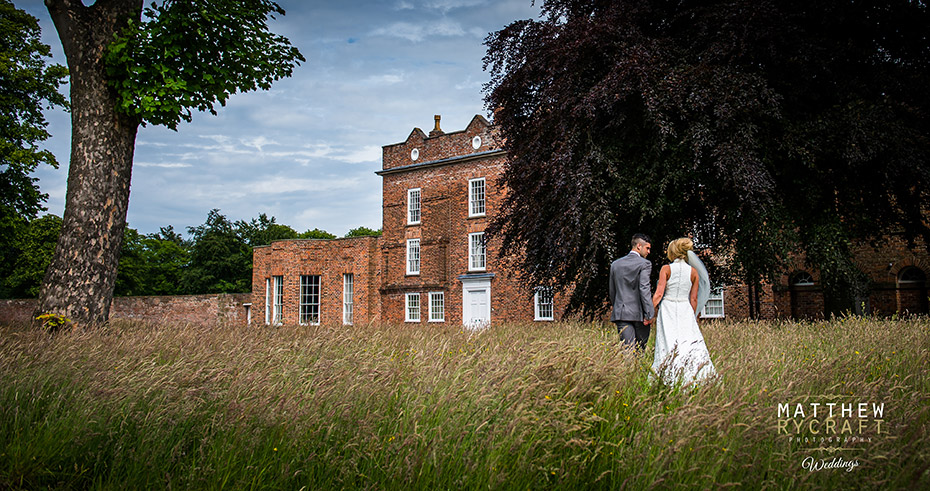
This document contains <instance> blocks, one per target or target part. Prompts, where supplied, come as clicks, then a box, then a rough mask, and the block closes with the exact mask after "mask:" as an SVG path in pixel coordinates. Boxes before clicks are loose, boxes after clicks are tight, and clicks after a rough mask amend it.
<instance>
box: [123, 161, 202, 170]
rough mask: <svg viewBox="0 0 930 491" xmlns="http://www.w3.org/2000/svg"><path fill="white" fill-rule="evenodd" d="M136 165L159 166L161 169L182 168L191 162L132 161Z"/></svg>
mask: <svg viewBox="0 0 930 491" xmlns="http://www.w3.org/2000/svg"><path fill="white" fill-rule="evenodd" d="M133 165H134V166H137V167H161V168H163V169H183V168H185V167H191V164H182V163H179V162H133Z"/></svg>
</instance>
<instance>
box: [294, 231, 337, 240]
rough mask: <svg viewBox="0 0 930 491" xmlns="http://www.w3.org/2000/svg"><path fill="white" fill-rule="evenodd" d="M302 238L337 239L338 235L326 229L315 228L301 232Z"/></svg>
mask: <svg viewBox="0 0 930 491" xmlns="http://www.w3.org/2000/svg"><path fill="white" fill-rule="evenodd" d="M299 238H301V239H335V238H336V236H335V235H333V234H331V233H329V232H327V231H325V230H320V229H318V228H315V229H313V230H307V231H306V232H303V233H301V234H300V237H299Z"/></svg>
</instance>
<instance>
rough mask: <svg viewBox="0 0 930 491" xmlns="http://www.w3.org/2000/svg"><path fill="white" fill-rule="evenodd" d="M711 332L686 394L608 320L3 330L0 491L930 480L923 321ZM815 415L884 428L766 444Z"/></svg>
mask: <svg viewBox="0 0 930 491" xmlns="http://www.w3.org/2000/svg"><path fill="white" fill-rule="evenodd" d="M702 329H703V331H704V334H705V338H706V340H707V344H708V346H709V348H710V351H711V356H712V357H713V361H714V364H715V365H716V368H717V371H718V372H719V374H720V377H719V378H718V379H716V380H715V381H713V382H711V383H708V384H705V385H703V386H700V387H695V388H689V387H669V386H666V385H663V384H661V383H655V382H652V381H651V379H650V377H649V366H650V365H651V355H652V348H651V347H650V348H649V349H648V350H647V353H646V355H645V356H636V355H634V354H632V353H630V352H629V351H626V350H623V349H621V348H620V347H619V346H618V344H617V334H616V330H615V329H614V328H613V326H612V325H609V324H602V323H545V324H543V323H535V324H507V325H500V326H493V327H491V328H489V329H486V330H483V331H463V330H461V329H458V328H452V327H435V326H417V327H410V326H391V327H386V326H385V327H376V326H364V325H361V326H284V327H266V326H261V327H254V326H253V327H214V328H203V327H193V326H184V325H147V324H141V323H125V322H114V323H113V324H112V325H110V326H109V327H107V328H105V329H99V330H95V331H87V332H67V333H59V334H56V335H49V334H45V333H43V332H39V331H37V330H33V329H30V328H27V327H25V326H6V327H2V328H0V488H13V489H17V488H26V489H37V488H71V489H150V488H155V489H162V488H169V489H192V488H195V489H202V488H208V489H214V488H234V489H243V488H248V489H252V488H254V489H300V488H307V489H321V488H324V489H325V488H349V489H355V488H359V489H411V488H413V489H475V488H492V489H528V488H547V489H550V488H555V489H575V488H594V489H597V488H605V489H653V488H696V489H708V488H719V487H727V486H740V487H746V488H751V489H752V488H765V489H794V488H804V489H808V488H836V487H841V488H851V489H874V488H876V487H881V488H915V487H923V488H925V489H926V488H928V487H930V474H928V465H930V452H928V447H930V445H928V444H927V441H928V437H930V434H928V429H930V378H928V359H930V356H928V354H930V320H927V319H926V318H923V319H921V318H914V319H903V320H878V319H871V318H860V317H847V318H841V319H837V320H833V321H825V322H748V321H744V322H721V323H709V324H704V325H703V326H702ZM810 402H820V403H829V402H837V403H846V402H849V403H859V402H865V403H868V404H869V405H871V404H872V403H884V414H883V416H882V423H881V427H880V429H879V428H876V427H875V422H874V419H875V418H872V419H871V420H868V421H867V423H871V424H867V425H866V428H865V430H864V431H863V433H861V434H860V433H859V432H858V428H856V426H855V424H854V426H853V429H854V432H853V434H851V435H850V434H849V433H846V434H838V435H830V436H832V437H834V438H835V439H834V440H833V441H821V440H818V439H817V436H824V435H823V434H820V435H813V434H810V433H809V432H808V431H806V430H804V431H802V433H801V434H795V427H794V425H793V423H792V424H791V425H790V426H789V427H788V428H789V429H790V430H791V431H790V434H788V435H786V434H784V433H783V432H781V431H779V430H778V429H777V428H778V419H780V418H779V415H778V404H791V408H792V417H791V418H790V419H792V421H795V422H798V423H803V424H805V425H808V426H806V427H805V428H809V424H810V422H811V420H812V419H814V418H812V415H811V414H809V408H810V406H809V405H807V404H809V403H810ZM798 403H801V404H804V405H805V406H804V407H805V409H807V410H808V414H807V415H806V416H804V417H800V416H797V415H795V414H794V408H795V407H796V404H798ZM869 407H871V406H869ZM821 410H823V406H821ZM822 416H823V414H821V415H820V418H817V419H821V420H822V419H824V418H823V417H822ZM781 419H785V418H784V415H783V417H782V418H781ZM838 419H840V420H843V419H850V418H838ZM853 422H854V423H855V421H853ZM805 436H806V437H810V440H809V441H807V442H805V441H804V440H803V437H805ZM850 436H854V437H856V438H857V439H861V440H853V441H850V440H847V439H846V438H847V437H850ZM792 437H793V440H790V439H789V438H792ZM798 437H802V438H800V439H798ZM837 447H839V448H842V449H839V450H838V449H836V448H837ZM818 448H820V449H819V450H818ZM806 457H812V458H813V459H816V460H818V461H819V460H820V459H825V460H826V461H830V460H831V459H833V458H834V457H841V458H842V459H844V460H845V461H847V462H851V461H853V460H855V461H856V462H857V463H858V465H857V466H856V467H854V468H852V469H851V470H849V471H847V470H846V468H826V469H823V470H820V471H814V472H811V471H808V470H806V469H804V468H802V462H803V460H804V459H805V458H806ZM834 462H835V461H834Z"/></svg>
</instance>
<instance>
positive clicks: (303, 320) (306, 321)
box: [297, 274, 323, 326]
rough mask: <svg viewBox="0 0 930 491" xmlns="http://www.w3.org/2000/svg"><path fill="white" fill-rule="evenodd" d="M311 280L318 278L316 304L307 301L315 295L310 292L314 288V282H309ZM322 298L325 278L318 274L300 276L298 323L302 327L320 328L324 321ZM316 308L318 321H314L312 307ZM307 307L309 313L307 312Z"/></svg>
mask: <svg viewBox="0 0 930 491" xmlns="http://www.w3.org/2000/svg"><path fill="white" fill-rule="evenodd" d="M310 278H316V295H315V296H316V303H313V302H308V301H305V300H307V299H312V298H313V297H314V294H313V293H312V292H311V291H307V290H309V288H310V287H311V286H313V282H312V281H309V280H310ZM322 297H323V276H322V275H318V274H308V275H300V297H299V300H300V302H299V310H298V312H299V315H298V318H297V322H298V323H299V324H300V325H302V326H318V325H320V322H321V321H322V319H323V306H322V303H323V302H322ZM313 306H316V321H315V322H314V321H312V320H310V319H312V316H313V312H312V307H313ZM305 307H306V310H307V312H305Z"/></svg>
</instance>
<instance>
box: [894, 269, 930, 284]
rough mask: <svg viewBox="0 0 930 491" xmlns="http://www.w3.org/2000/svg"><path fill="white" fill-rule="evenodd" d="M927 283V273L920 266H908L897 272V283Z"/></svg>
mask: <svg viewBox="0 0 930 491" xmlns="http://www.w3.org/2000/svg"><path fill="white" fill-rule="evenodd" d="M925 283H927V275H926V273H924V272H923V271H921V270H920V268H916V267H914V266H908V267H906V268H904V269H902V270H901V272H900V273H898V284H899V285H922V284H925Z"/></svg>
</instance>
